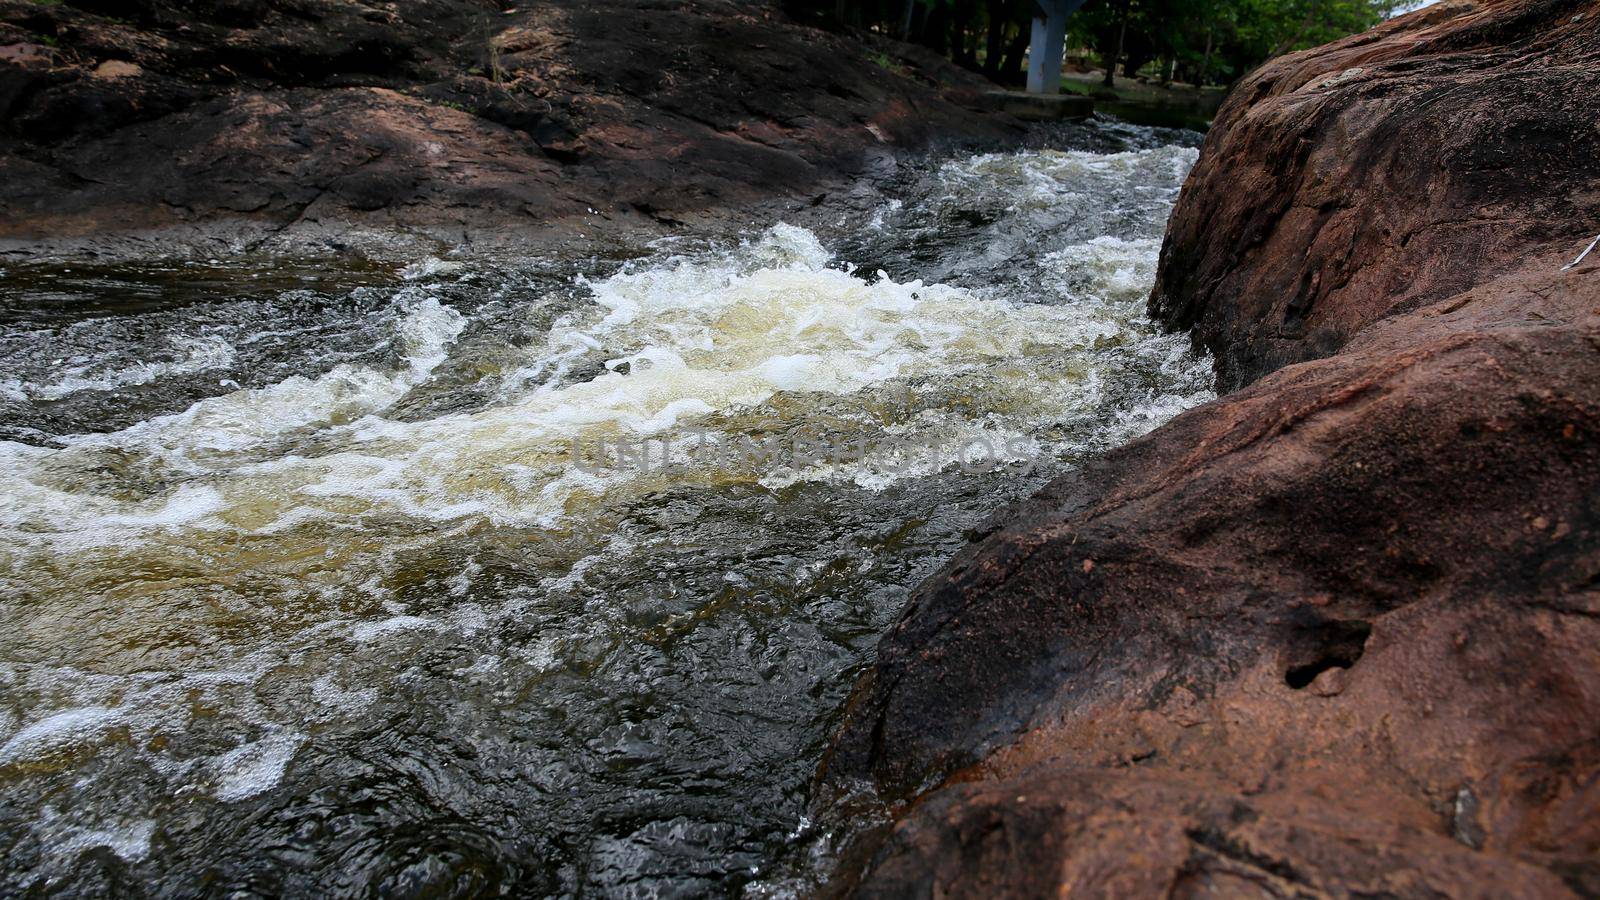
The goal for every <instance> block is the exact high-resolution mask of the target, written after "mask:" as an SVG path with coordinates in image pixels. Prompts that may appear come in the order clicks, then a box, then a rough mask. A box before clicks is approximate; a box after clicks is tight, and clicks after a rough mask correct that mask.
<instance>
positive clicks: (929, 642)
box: [820, 0, 1600, 897]
mask: <svg viewBox="0 0 1600 900" xmlns="http://www.w3.org/2000/svg"><path fill="white" fill-rule="evenodd" d="M1597 14H1600V7H1597V6H1596V4H1594V3H1592V2H1591V3H1570V2H1567V3H1550V2H1516V0H1508V2H1498V3H1484V4H1478V5H1473V4H1451V5H1444V4H1441V6H1439V7H1434V8H1431V9H1429V10H1425V11H1423V12H1420V13H1416V14H1412V15H1410V16H1407V17H1404V18H1402V19H1399V20H1397V21H1394V22H1391V23H1389V24H1387V25H1385V26H1383V27H1381V28H1379V29H1377V30H1376V31H1374V32H1372V33H1369V34H1367V35H1361V36H1357V37H1354V38H1351V39H1348V40H1346V41H1342V42H1339V43H1336V44H1332V45H1329V46H1328V47H1324V48H1321V49H1318V50H1314V51H1310V52H1308V53H1302V54H1296V55H1294V56H1290V57H1287V58H1285V59H1282V60H1279V61H1276V62H1274V63H1272V64H1269V65H1268V66H1266V67H1264V69H1263V70H1262V71H1260V72H1259V73H1257V74H1255V75H1253V76H1252V77H1250V78H1249V79H1247V80H1246V81H1245V82H1244V83H1243V84H1242V85H1240V87H1239V88H1238V89H1237V91H1236V93H1235V95H1234V97H1233V99H1232V100H1231V101H1230V103H1229V104H1228V106H1227V107H1226V108H1225V109H1224V111H1223V113H1222V115H1221V117H1220V118H1219V119H1218V121H1217V123H1216V128H1215V130H1214V131H1213V132H1212V134H1211V135H1210V136H1209V137H1208V139H1207V143H1206V147H1205V149H1204V150H1203V151H1202V155H1201V159H1200V162H1199V164H1198V165H1197V167H1196V169H1195V170H1194V174H1193V175H1192V176H1191V179H1190V181H1189V183H1188V185H1187V186H1186V188H1185V191H1184V194H1183V197H1182V199H1181V200H1180V202H1179V205H1178V208H1177V211H1176V213H1175V215H1174V217H1173V220H1172V224H1171V226H1170V228H1169V231H1168V235H1167V242H1166V247H1165V250H1164V252H1163V266H1162V270H1161V274H1160V276H1159V278H1158V285H1157V288H1156V291H1155V294H1154V296H1153V298H1152V307H1153V311H1154V312H1155V313H1156V314H1158V315H1160V316H1161V317H1162V318H1164V319H1165V320H1166V321H1167V322H1169V323H1170V324H1172V325H1175V326H1180V327H1191V326H1192V327H1193V328H1194V329H1195V334H1196V337H1197V339H1198V340H1200V341H1201V342H1203V343H1204V344H1205V345H1206V346H1207V347H1209V348H1211V349H1212V350H1213V352H1214V353H1215V354H1216V356H1217V359H1218V364H1219V378H1220V380H1221V381H1222V383H1223V384H1224V385H1225V386H1227V385H1235V384H1240V383H1246V382H1253V383H1252V384H1250V386H1249V387H1247V388H1246V389H1244V390H1242V391H1239V392H1237V393H1234V394H1232V395H1229V396H1226V397H1224V398H1222V399H1221V400H1219V401H1217V402H1215V403H1212V404H1209V405H1207V406H1204V407H1201V408H1198V409H1195V410H1192V411H1190V412H1187V413H1184V414H1183V415H1180V416H1179V417H1178V418H1177V419H1175V420H1174V421H1173V422H1171V423H1170V424H1168V425H1167V426H1165V427H1163V428H1161V429H1158V430H1157V431H1155V432H1153V433H1152V434H1150V435H1149V436H1147V437H1145V438H1144V439H1142V440H1139V441H1136V442H1134V443H1133V444H1130V445H1128V446H1127V447H1125V448H1123V449H1121V450H1119V451H1116V452H1114V453H1111V454H1109V455H1108V456H1107V457H1105V458H1104V459H1102V460H1100V461H1098V462H1096V463H1094V464H1091V465H1089V466H1087V467H1086V468H1085V469H1083V470H1082V471H1081V472H1079V473H1077V474H1074V475H1072V476H1069V477H1066V478H1063V479H1061V480H1059V481H1057V482H1056V483H1054V484H1053V485H1051V486H1050V487H1049V488H1047V489H1046V490H1045V491H1044V492H1043V493H1042V494H1040V495H1039V496H1038V497H1036V498H1035V499H1034V500H1033V501H1031V502H1030V503H1029V504H1027V505H1026V506H1025V507H1024V508H1022V509H1020V510H1017V511H1015V513H1014V514H1013V515H1012V516H1011V517H1010V519H1009V520H1008V521H1006V522H1005V524H1004V525H1003V527H1001V528H999V529H998V530H997V531H996V532H995V533H993V534H991V535H990V536H989V537H987V538H986V539H985V540H983V541H982V542H981V543H978V544H976V545H974V546H972V547H970V548H969V549H968V550H967V551H965V552H964V553H963V554H962V555H961V556H960V557H959V558H957V559H956V560H954V561H953V562H952V563H951V564H950V566H949V567H948V568H947V569H946V570H945V571H943V572H942V573H941V574H939V575H937V576H935V577H934V578H932V579H931V580H929V581H928V582H927V583H926V584H925V585H924V586H923V587H922V588H921V589H920V590H919V591H918V593H917V594H916V595H915V597H914V599H913V602H912V603H911V605H910V607H909V608H908V609H907V610H906V612H905V614H904V616H903V618H902V619H901V621H900V623H899V624H898V625H897V626H896V627H895V628H894V629H893V630H892V631H891V632H890V633H889V634H888V635H887V636H886V637H885V638H884V639H883V641H882V643H881V645H880V648H879V654H878V660H877V663H876V665H875V666H874V667H873V668H872V669H871V670H870V671H869V672H868V673H867V675H866V676H865V677H864V678H863V680H862V682H861V683H860V685H859V686H858V688H857V691H856V694H855V697H854V699H853V700H852V702H851V705H850V707H849V709H848V712H847V715H846V721H845V724H844V725H843V727H842V729H841V731H840V732H839V734H838V736H837V738H836V740H835V742H834V745H833V747H832V749H831V751H830V755H829V757H828V759H827V760H826V761H825V763H824V766H823V770H822V773H821V779H820V785H821V787H822V788H823V792H822V797H823V802H827V801H829V800H831V799H832V798H835V797H838V796H840V795H841V793H843V792H850V793H853V794H858V788H859V784H860V783H861V782H866V783H867V784H869V785H870V786H871V787H872V788H873V789H874V790H876V791H877V792H878V793H879V794H880V795H881V796H882V797H883V799H884V800H886V801H887V802H888V803H889V805H890V808H891V812H892V818H893V820H894V821H893V822H892V824H891V825H889V826H886V827H884V828H882V829H880V830H878V831H876V832H874V833H871V834H867V835H864V836H862V837H861V838H860V839H859V840H858V842H857V843H856V845H855V846H854V848H853V850H852V852H851V853H850V854H848V855H847V856H846V863H845V866H844V871H843V872H842V873H841V874H840V875H839V877H838V879H837V883H836V884H835V885H834V887H835V889H837V890H847V889H848V890H854V891H855V892H856V893H859V894H862V895H866V896H879V895H882V896H927V895H930V894H938V895H941V896H985V897H991V896H1041V895H1045V894H1053V893H1056V892H1058V891H1059V892H1070V893H1072V894H1073V895H1074V896H1077V895H1091V896H1100V895H1109V896H1124V895H1136V896H1137V895H1147V894H1148V895H1154V894H1178V895H1184V896H1190V895H1199V894H1219V895H1226V896H1240V895H1251V896H1254V895H1263V896H1284V895H1296V894H1301V893H1306V894H1321V893H1328V894H1339V895H1344V894H1383V895H1392V896H1432V895H1445V896H1565V895H1572V894H1576V895H1594V894H1595V893H1596V892H1600V857H1597V855H1596V854H1597V852H1600V259H1594V258H1592V257H1591V258H1590V259H1589V260H1586V261H1585V262H1584V263H1583V264H1582V265H1579V266H1576V267H1573V268H1572V269H1569V270H1567V271H1562V266H1563V265H1565V264H1566V263H1568V262H1571V260H1572V259H1573V258H1574V257H1575V256H1576V255H1577V253H1578V252H1579V251H1581V250H1582V249H1583V247H1584V246H1585V245H1586V244H1587V243H1588V240H1589V238H1591V237H1592V236H1593V235H1592V234H1591V233H1589V232H1592V231H1593V229H1594V228H1595V227H1596V226H1595V223H1596V221H1597V213H1600V194H1597V193H1595V191H1594V189H1593V188H1594V184H1595V181H1594V175H1593V171H1592V160H1593V158H1594V157H1595V156H1596V152H1595V151H1596V150H1600V130H1597V129H1596V127H1595V123H1596V122H1597V121H1600V90H1596V89H1595V88H1597V87H1600V31H1597V30H1596V29H1595V28H1594V26H1593V20H1594V19H1595V17H1596V15H1597ZM1241 185H1245V186H1246V187H1247V189H1241ZM1286 316H1288V317H1289V318H1290V319H1293V320H1294V321H1293V322H1292V323H1289V322H1288V321H1287V320H1286V318H1285V317H1286ZM1291 326H1292V327H1291ZM1318 357H1322V358H1320V359H1319V358H1318ZM1301 360H1314V361H1310V362H1301V363H1300V364H1298V365H1288V364H1289V363H1294V362H1298V361H1301Z"/></svg>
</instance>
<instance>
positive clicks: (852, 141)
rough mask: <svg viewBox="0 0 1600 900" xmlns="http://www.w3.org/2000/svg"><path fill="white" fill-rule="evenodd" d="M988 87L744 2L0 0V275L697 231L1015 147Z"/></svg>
mask: <svg viewBox="0 0 1600 900" xmlns="http://www.w3.org/2000/svg"><path fill="white" fill-rule="evenodd" d="M987 87H988V84H987V82H984V81H982V79H980V78H978V77H976V76H973V75H970V74H968V73H966V72H963V71H962V70H960V69H957V68H956V67H954V66H952V65H950V64H949V63H947V62H945V61H943V60H942V59H940V58H938V57H935V56H933V55H932V54H929V53H926V52H923V51H921V50H918V49H917V48H913V47H909V46H906V45H900V44H894V43H890V42H882V43H881V44H880V43H871V42H870V39H868V38H852V37H846V36H840V35H831V34H828V33H825V32H820V31H817V30H815V29H812V28H805V27H800V26H797V25H795V24H793V23H791V22H790V21H788V20H787V19H786V18H784V17H783V15H782V14H781V13H779V12H778V11H777V10H776V8H775V7H773V6H772V5H770V4H766V3H761V2H742V3H741V2H731V0H692V2H691V0H628V2H625V3H621V4H618V3H608V4H604V5H596V4H590V3H582V2H577V0H555V2H540V3H535V4H526V5H522V6H516V5H513V4H510V3H498V2H489V0H428V2H424V3H409V4H404V5H402V6H396V5H395V4H384V3H363V2H353V0H227V2H218V3H207V4H189V3H176V2H169V0H141V2H138V3H131V4H130V3H100V2H90V0H83V2H73V3H55V4H43V3H36V2H32V0H0V121H3V122H4V127H3V132H4V133H3V135H0V252H5V253H8V254H9V255H11V256H13V257H34V256H37V255H39V254H41V253H60V252H67V253H75V254H81V253H92V254H96V255H102V256H105V255H109V256H141V255H166V254H170V253H172V252H174V251H175V250H179V249H187V250H190V251H194V252H202V253H205V252H222V251H234V250H238V249H241V248H245V249H252V248H259V249H265V250H290V251H296V252H302V251H309V252H327V251H330V250H332V251H337V250H341V249H345V248H350V247H354V248H356V249H365V250H368V251H372V250H374V249H377V250H382V249H383V248H384V247H386V246H391V245H393V244H394V243H395V242H396V241H397V240H404V239H405V238H407V237H408V236H409V238H411V239H414V241H415V242H416V243H420V244H424V245H427V244H435V243H437V244H448V245H451V246H458V247H459V246H462V245H473V246H480V247H495V246H505V247H522V248H527V247H540V246H550V245H552V244H561V243H563V242H565V243H574V244H577V243H588V244H593V243H595V242H596V241H601V242H603V241H604V240H613V239H626V240H633V239H645V238H648V237H651V236H654V235H659V234H664V233H670V232H672V231H674V230H675V229H678V228H680V227H682V226H685V225H693V226H696V227H697V228H698V229H700V230H702V231H704V230H706V229H707V228H710V227H713V226H716V225H718V224H726V223H731V222H736V221H740V220H742V219H748V218H749V217H751V215H753V212H752V211H753V210H756V208H757V207H758V206H761V208H762V209H765V210H766V211H767V212H766V214H765V215H763V216H762V218H772V217H773V214H774V213H773V211H774V210H776V211H778V212H782V211H784V210H789V209H793V208H795V207H796V206H802V205H804V204H805V203H807V202H810V201H811V200H813V199H815V198H816V197H817V195H818V194H819V193H820V192H822V191H824V190H826V189H828V188H830V187H833V186H837V185H840V184H843V183H848V182H849V181H850V180H852V179H855V178H858V177H862V176H868V177H871V176H874V175H881V174H883V172H884V171H885V170H886V169H887V170H892V168H893V161H894V159H895V156H896V154H899V153H904V152H908V151H917V150H922V149H928V148H930V147H935V148H936V147H939V146H947V145H951V144H957V143H960V142H963V141H970V142H974V143H976V144H986V143H993V142H999V141H1014V140H1015V139H1016V138H1017V137H1018V135H1019V134H1020V133H1021V130H1020V126H1019V125H1018V123H1016V122H1015V121H1014V120H1010V119H1007V118H1005V117H1000V116H995V115H992V114H989V113H987V112H984V111H983V110H982V109H981V98H980V96H979V94H980V93H981V91H982V90H983V89H985V88H987ZM762 205H764V206H762Z"/></svg>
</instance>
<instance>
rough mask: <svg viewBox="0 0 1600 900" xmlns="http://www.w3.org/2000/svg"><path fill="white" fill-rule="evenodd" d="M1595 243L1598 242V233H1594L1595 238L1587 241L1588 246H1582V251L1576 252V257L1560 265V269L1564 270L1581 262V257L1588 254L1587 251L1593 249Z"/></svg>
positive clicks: (1599, 241)
mask: <svg viewBox="0 0 1600 900" xmlns="http://www.w3.org/2000/svg"><path fill="white" fill-rule="evenodd" d="M1595 244H1600V235H1595V239H1594V240H1592V241H1590V242H1589V246H1587V247H1585V248H1583V252H1582V253H1579V254H1578V258H1577V259H1575V260H1573V261H1572V262H1569V263H1567V264H1566V265H1564V266H1562V267H1561V271H1563V272H1565V271H1566V270H1568V269H1570V268H1572V267H1573V266H1575V265H1577V264H1578V263H1581V262H1583V258H1584V257H1585V256H1588V255H1589V251H1590V250H1593V249H1594V245H1595Z"/></svg>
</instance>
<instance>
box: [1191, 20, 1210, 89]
mask: <svg viewBox="0 0 1600 900" xmlns="http://www.w3.org/2000/svg"><path fill="white" fill-rule="evenodd" d="M1210 70H1211V29H1209V28H1207V29H1206V55H1205V56H1202V57H1201V58H1200V71H1199V72H1197V73H1196V74H1195V76H1194V89H1195V90H1197V91H1201V90H1205V86H1206V73H1207V72H1209V71H1210Z"/></svg>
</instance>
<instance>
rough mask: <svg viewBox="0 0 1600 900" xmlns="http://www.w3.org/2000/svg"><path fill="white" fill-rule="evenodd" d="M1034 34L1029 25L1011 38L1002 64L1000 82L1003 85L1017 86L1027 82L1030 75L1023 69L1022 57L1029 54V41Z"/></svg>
mask: <svg viewBox="0 0 1600 900" xmlns="http://www.w3.org/2000/svg"><path fill="white" fill-rule="evenodd" d="M1032 37H1033V34H1032V33H1031V32H1030V31H1029V30H1028V26H1027V25H1022V26H1019V27H1018V28H1017V33H1016V34H1013V35H1012V36H1011V44H1010V45H1009V46H1007V47H1006V58H1005V62H1003V63H1001V64H1000V81H1001V83H1002V84H1017V83H1019V82H1022V81H1026V80H1027V78H1028V73H1027V71H1026V70H1025V69H1023V68H1022V55H1023V54H1024V53H1027V52H1028V41H1029V40H1030V39H1031V38H1032Z"/></svg>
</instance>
